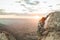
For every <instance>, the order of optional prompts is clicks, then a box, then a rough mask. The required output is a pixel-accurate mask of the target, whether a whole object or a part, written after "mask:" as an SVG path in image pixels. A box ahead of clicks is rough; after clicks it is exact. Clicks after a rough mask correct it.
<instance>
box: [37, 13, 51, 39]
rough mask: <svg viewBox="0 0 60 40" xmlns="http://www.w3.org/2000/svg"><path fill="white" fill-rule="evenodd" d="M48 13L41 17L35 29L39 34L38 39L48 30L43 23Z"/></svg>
mask: <svg viewBox="0 0 60 40" xmlns="http://www.w3.org/2000/svg"><path fill="white" fill-rule="evenodd" d="M49 15H50V14H49ZM49 15H47V16H46V17H42V18H41V19H40V20H39V23H38V31H37V33H38V36H39V38H38V40H41V39H42V37H43V36H44V35H46V34H47V33H48V31H47V30H46V29H45V28H44V24H45V20H46V19H47V18H48V16H49Z"/></svg>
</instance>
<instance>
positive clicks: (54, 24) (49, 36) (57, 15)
mask: <svg viewBox="0 0 60 40" xmlns="http://www.w3.org/2000/svg"><path fill="white" fill-rule="evenodd" d="M43 27H44V29H45V30H44V31H43V32H42V33H41V34H43V35H40V37H39V38H40V39H39V40H60V12H59V11H56V12H52V13H50V15H49V16H48V17H47V19H46V20H45V24H44V26H43ZM40 31H42V30H40ZM40 31H39V32H40Z"/></svg>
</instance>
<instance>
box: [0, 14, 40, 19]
mask: <svg viewBox="0 0 60 40" xmlns="http://www.w3.org/2000/svg"><path fill="white" fill-rule="evenodd" d="M0 18H22V19H23V18H33V19H39V18H40V16H16V15H0Z"/></svg>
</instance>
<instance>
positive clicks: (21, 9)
mask: <svg viewBox="0 0 60 40" xmlns="http://www.w3.org/2000/svg"><path fill="white" fill-rule="evenodd" d="M0 9H3V10H4V11H5V12H8V13H10V12H14V13H30V14H31V13H39V14H46V13H49V12H52V11H55V10H58V11H59V10H60V0H0Z"/></svg>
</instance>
